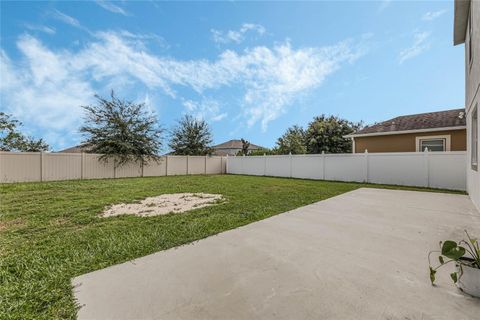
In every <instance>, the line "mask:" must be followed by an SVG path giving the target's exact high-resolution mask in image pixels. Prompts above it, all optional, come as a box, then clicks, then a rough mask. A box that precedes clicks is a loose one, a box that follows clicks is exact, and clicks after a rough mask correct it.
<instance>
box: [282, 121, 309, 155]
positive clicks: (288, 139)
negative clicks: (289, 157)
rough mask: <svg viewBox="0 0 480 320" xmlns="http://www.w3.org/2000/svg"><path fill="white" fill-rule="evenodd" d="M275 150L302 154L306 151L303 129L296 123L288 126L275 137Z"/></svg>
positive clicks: (283, 152)
mask: <svg viewBox="0 0 480 320" xmlns="http://www.w3.org/2000/svg"><path fill="white" fill-rule="evenodd" d="M276 152H277V153H278V154H289V153H291V154H304V153H307V146H306V141H305V130H304V129H303V128H302V127H300V126H297V125H294V126H293V127H290V128H288V129H287V131H286V132H285V133H284V134H283V135H282V136H281V137H280V138H278V139H277V148H276Z"/></svg>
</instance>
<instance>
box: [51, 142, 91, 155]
mask: <svg viewBox="0 0 480 320" xmlns="http://www.w3.org/2000/svg"><path fill="white" fill-rule="evenodd" d="M57 152H61V153H82V152H88V148H86V147H85V146H83V145H81V144H80V145H78V146H73V147H70V148H67V149H63V150H60V151H57Z"/></svg>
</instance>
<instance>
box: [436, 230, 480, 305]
mask: <svg viewBox="0 0 480 320" xmlns="http://www.w3.org/2000/svg"><path fill="white" fill-rule="evenodd" d="M465 234H466V235H467V239H468V240H460V241H459V242H458V243H457V242H455V241H452V240H447V241H444V242H442V241H440V248H441V251H430V252H429V253H428V263H429V265H430V266H429V267H430V281H431V282H432V285H433V284H434V282H435V273H437V269H438V268H440V267H443V266H444V265H446V264H448V263H450V262H454V263H455V266H456V271H455V272H453V273H451V274H450V277H451V278H452V280H453V283H455V284H456V285H457V287H458V288H460V290H462V291H463V292H465V293H468V294H470V295H472V296H474V297H478V298H480V247H479V245H478V240H477V239H475V238H472V237H470V235H469V234H468V232H467V230H465ZM438 252H440V255H439V256H438V261H439V262H440V264H439V265H438V266H436V267H432V263H431V260H430V256H431V254H432V253H438Z"/></svg>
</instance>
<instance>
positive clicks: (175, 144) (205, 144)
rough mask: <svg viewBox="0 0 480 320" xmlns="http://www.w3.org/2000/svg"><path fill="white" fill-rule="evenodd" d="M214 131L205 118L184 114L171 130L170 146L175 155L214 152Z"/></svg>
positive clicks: (195, 154)
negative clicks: (212, 145)
mask: <svg viewBox="0 0 480 320" xmlns="http://www.w3.org/2000/svg"><path fill="white" fill-rule="evenodd" d="M211 144H212V133H211V131H210V127H209V125H208V123H207V122H206V121H205V120H202V119H197V118H194V117H192V116H191V115H185V116H183V117H182V118H181V119H180V120H179V121H178V124H177V125H176V126H175V127H174V128H173V129H172V131H171V138H170V142H169V147H170V148H171V149H172V150H173V151H172V153H173V154H175V155H190V156H200V155H207V154H210V153H212V151H213V150H212V148H211V147H210V145H211Z"/></svg>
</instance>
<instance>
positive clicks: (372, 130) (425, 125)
mask: <svg viewBox="0 0 480 320" xmlns="http://www.w3.org/2000/svg"><path fill="white" fill-rule="evenodd" d="M465 127H466V120H465V109H453V110H446V111H438V112H428V113H420V114H412V115H407V116H400V117H396V118H393V119H390V120H387V121H383V122H380V123H376V124H374V125H371V126H368V127H365V128H364V129H362V130H360V131H357V132H355V133H354V134H351V135H348V136H345V137H356V136H365V135H387V134H401V133H410V132H416V131H440V130H455V129H462V128H465Z"/></svg>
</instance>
